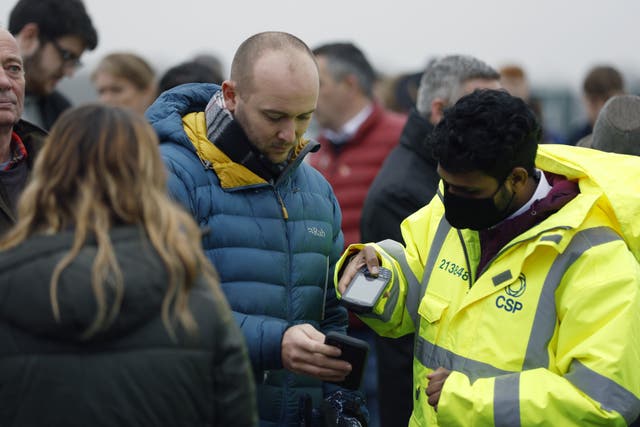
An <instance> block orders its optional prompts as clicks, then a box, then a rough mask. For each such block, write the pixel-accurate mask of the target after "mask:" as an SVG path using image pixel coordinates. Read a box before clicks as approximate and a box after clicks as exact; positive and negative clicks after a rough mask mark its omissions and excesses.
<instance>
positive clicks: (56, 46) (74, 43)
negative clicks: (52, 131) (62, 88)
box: [9, 0, 98, 129]
mask: <svg viewBox="0 0 640 427" xmlns="http://www.w3.org/2000/svg"><path fill="white" fill-rule="evenodd" d="M9 31H10V32H11V33H12V34H13V35H14V36H15V38H16V40H17V41H18V46H19V48H20V53H21V55H22V57H23V59H24V68H25V71H26V74H25V77H26V94H27V96H26V98H25V103H24V111H23V117H24V118H25V119H26V120H28V121H30V122H32V123H34V124H36V125H38V126H40V127H42V128H44V129H49V128H50V127H51V126H52V125H53V122H54V121H55V120H56V119H57V118H58V116H59V115H60V114H61V113H62V112H63V111H64V110H66V109H67V108H69V107H70V106H71V103H70V102H69V100H68V99H67V98H66V97H65V96H64V95H62V94H61V93H60V92H58V91H56V90H55V89H56V86H57V85H58V83H59V82H60V80H61V79H62V78H63V77H71V76H73V74H74V73H75V71H76V70H77V69H78V68H79V67H80V66H81V65H82V63H81V62H80V57H81V56H82V54H83V53H84V51H85V50H93V49H95V48H96V46H97V45H98V34H97V33H96V29H95V28H94V27H93V23H92V22H91V18H90V17H89V15H88V14H87V11H86V9H85V7H84V4H83V3H82V1H81V0H19V1H18V3H16V5H15V6H14V7H13V9H12V10H11V13H10V15H9Z"/></svg>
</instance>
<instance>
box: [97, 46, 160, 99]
mask: <svg viewBox="0 0 640 427" xmlns="http://www.w3.org/2000/svg"><path fill="white" fill-rule="evenodd" d="M100 72H104V73H107V74H111V75H112V76H115V77H119V78H122V79H125V80H128V81H130V82H131V83H132V84H133V85H134V86H135V87H136V88H137V89H138V90H141V91H145V90H147V89H151V88H153V91H154V92H155V88H156V73H155V71H154V70H153V68H152V67H151V65H149V63H148V62H147V61H145V60H144V58H142V57H141V56H138V55H136V54H135V53H129V52H114V53H110V54H108V55H107V56H105V57H104V58H102V59H101V60H100V62H99V63H98V65H97V66H96V69H95V70H94V71H93V73H91V80H95V78H96V76H97V75H98V73H100Z"/></svg>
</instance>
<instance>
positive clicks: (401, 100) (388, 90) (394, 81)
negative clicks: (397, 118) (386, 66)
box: [374, 71, 422, 114]
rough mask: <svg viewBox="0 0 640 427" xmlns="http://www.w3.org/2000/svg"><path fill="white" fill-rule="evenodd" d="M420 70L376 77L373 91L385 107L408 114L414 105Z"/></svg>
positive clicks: (420, 74)
mask: <svg viewBox="0 0 640 427" xmlns="http://www.w3.org/2000/svg"><path fill="white" fill-rule="evenodd" d="M421 77H422V71H420V72H417V73H402V74H397V75H392V76H385V77H381V78H378V81H377V82H376V85H375V88H374V92H375V94H376V98H378V99H379V100H380V102H381V103H382V105H384V107H385V108H387V109H389V110H391V111H395V112H396V113H401V114H409V113H410V112H411V110H412V109H413V108H414V107H415V105H416V99H417V97H418V86H420V78H421Z"/></svg>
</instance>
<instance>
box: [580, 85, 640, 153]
mask: <svg viewBox="0 0 640 427" xmlns="http://www.w3.org/2000/svg"><path fill="white" fill-rule="evenodd" d="M576 145H579V146H581V147H588V148H594V149H596V150H600V151H607V152H610V153H618V154H630V155H633V156H640V96H638V95H618V96H614V97H612V98H611V99H609V100H608V101H607V102H606V103H605V104H604V106H603V107H602V109H601V110H600V113H598V118H597V119H596V122H595V124H594V125H593V133H592V134H590V135H588V136H586V137H584V138H582V139H581V140H580V141H578V143H577V144H576Z"/></svg>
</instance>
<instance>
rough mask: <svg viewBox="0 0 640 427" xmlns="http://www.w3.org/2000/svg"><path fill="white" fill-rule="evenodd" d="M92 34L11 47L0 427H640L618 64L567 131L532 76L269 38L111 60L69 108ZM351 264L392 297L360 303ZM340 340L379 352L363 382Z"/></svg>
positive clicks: (638, 136)
mask: <svg viewBox="0 0 640 427" xmlns="http://www.w3.org/2000/svg"><path fill="white" fill-rule="evenodd" d="M98 43H99V38H98V33H97V31H96V29H95V27H94V25H93V22H92V19H91V17H90V14H89V12H88V11H87V10H86V8H85V6H84V4H83V3H82V0H18V1H17V3H16V4H15V5H14V7H13V8H12V9H11V11H10V12H9V20H8V25H7V28H6V29H5V28H0V64H1V66H2V67H1V68H2V70H0V341H1V342H2V343H3V346H2V350H1V351H0V396H1V397H2V398H3V399H2V401H3V403H4V404H3V405H0V408H1V409H0V413H1V415H0V419H2V420H3V421H2V422H0V424H1V425H10V426H87V425H105V426H129V425H131V426H133V425H135V426H146V425H148V426H162V425H167V426H191V425H214V426H239V427H243V426H258V425H259V426H261V427H271V426H273V427H276V426H305V427H310V426H314V427H315V426H331V427H338V426H344V427H366V426H369V427H395V426H406V425H409V426H412V427H417V426H485V425H486V426H491V425H495V426H583V425H602V426H623V425H640V418H639V417H640V370H638V368H637V366H638V363H639V362H640V329H639V328H637V325H638V324H639V323H640V223H639V222H638V220H637V218H638V214H639V212H640V196H639V195H638V194H639V193H640V188H639V185H638V181H639V179H638V178H640V176H638V173H639V171H640V157H639V156H640V97H639V96H636V95H632V94H627V93H626V92H625V88H624V80H623V78H622V76H621V74H620V73H619V72H618V71H617V70H616V69H615V68H614V67H612V66H610V65H602V66H597V67H594V68H593V69H592V70H591V71H590V72H589V73H588V75H587V76H586V78H585V80H584V85H583V89H584V99H585V106H586V110H587V111H588V121H587V122H585V123H584V124H581V125H580V126H579V127H576V129H574V130H573V131H572V132H571V134H570V135H569V136H568V138H564V137H561V136H559V135H558V134H557V133H554V132H553V131H552V130H551V129H547V128H546V127H545V126H544V123H543V122H542V120H541V117H542V109H541V104H540V100H538V99H536V98H535V97H534V96H532V95H531V91H530V87H529V82H528V79H527V75H526V73H525V72H524V70H523V69H522V68H520V67H519V66H517V65H506V66H503V67H501V68H494V67H492V66H491V65H489V64H487V63H486V62H484V61H482V60H481V59H479V58H475V57H473V56H469V55H458V54H455V53H452V54H449V55H444V56H442V57H438V58H434V59H433V60H431V61H429V63H428V64H427V65H426V67H425V69H424V70H422V71H421V72H420V73H417V74H407V75H403V76H400V77H398V78H394V79H392V80H386V81H381V79H380V76H379V75H378V73H377V72H376V71H375V69H374V67H373V66H372V64H371V62H370V61H369V59H368V58H367V57H366V55H365V54H364V52H363V51H362V50H361V49H360V48H359V47H358V46H356V45H355V44H354V43H352V42H350V41H336V42H331V43H326V44H322V45H319V46H312V47H309V46H308V45H307V44H306V43H305V41H303V40H301V39H300V38H298V37H297V36H295V35H293V34H289V33H286V32H280V31H265V32H261V33H257V34H253V35H250V36H249V37H247V38H246V39H245V40H244V41H243V42H242V43H241V44H240V45H239V46H238V48H237V50H236V52H235V54H234V57H233V59H232V62H231V67H230V73H229V76H228V77H226V76H225V75H224V72H223V71H222V65H221V63H220V62H219V61H218V60H217V58H215V57H212V56H209V55H198V56H195V57H193V58H191V59H189V60H188V61H185V62H182V63H180V64H177V65H176V66H174V67H171V68H170V69H169V70H167V71H166V72H165V73H164V74H163V75H161V76H160V75H158V73H157V71H156V70H154V68H153V66H151V65H150V62H149V61H148V59H147V58H144V56H143V55H140V54H139V53H134V52H131V51H126V52H125V51H119V52H111V53H109V54H108V55H106V56H104V57H103V58H101V60H100V61H99V63H98V64H97V65H96V66H95V68H94V69H93V70H92V73H91V81H92V83H93V85H94V87H95V89H96V93H97V94H98V99H97V100H96V102H93V103H88V104H84V105H78V106H72V105H71V103H70V102H69V100H68V99H67V98H66V97H65V96H64V95H63V94H62V93H60V92H59V91H58V90H57V89H56V87H57V85H58V83H59V82H60V80H61V79H62V78H63V77H71V76H73V74H74V72H75V71H76V70H77V69H78V67H79V66H80V65H81V58H82V55H83V53H84V52H85V51H87V50H93V49H95V48H96V47H97V45H98ZM310 135H311V136H313V138H310ZM363 269H366V270H368V274H370V275H373V276H377V275H378V274H380V272H381V271H385V274H386V272H388V274H389V278H390V280H389V282H388V284H387V285H386V287H385V289H384V291H383V292H382V293H381V294H380V296H379V297H378V298H377V299H376V300H375V303H374V304H373V308H371V309H370V310H364V309H363V310H357V311H354V312H351V311H348V310H347V308H345V306H344V305H343V304H342V303H341V299H342V295H343V293H344V292H345V291H346V289H347V288H348V286H349V284H350V283H351V281H352V279H353V278H354V277H355V276H356V274H358V272H359V271H362V270H363ZM336 332H337V333H340V334H347V335H349V336H352V337H357V338H359V339H362V340H364V341H366V342H368V343H369V347H370V350H369V358H368V363H367V368H366V370H365V373H364V377H363V380H362V384H361V385H360V387H359V388H357V389H351V388H345V387H343V386H342V385H341V384H340V383H341V381H343V380H344V379H345V377H347V375H349V374H350V373H351V371H352V369H353V368H354V366H352V364H351V363H352V362H353V361H350V360H348V359H343V358H342V357H341V354H342V353H341V350H340V348H338V347H336V346H334V345H329V344H327V343H325V338H326V336H327V334H329V333H336Z"/></svg>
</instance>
